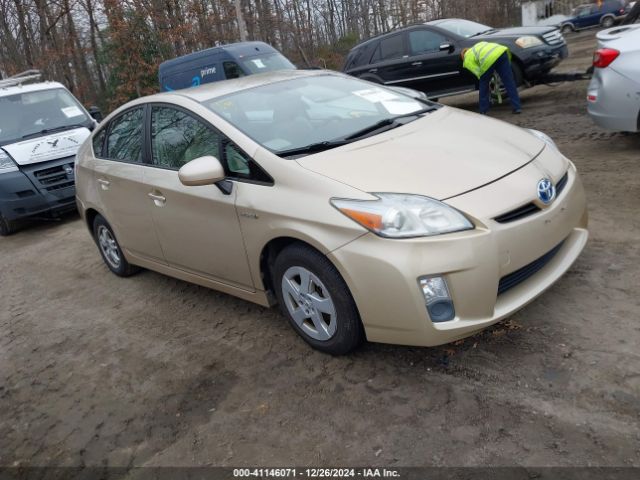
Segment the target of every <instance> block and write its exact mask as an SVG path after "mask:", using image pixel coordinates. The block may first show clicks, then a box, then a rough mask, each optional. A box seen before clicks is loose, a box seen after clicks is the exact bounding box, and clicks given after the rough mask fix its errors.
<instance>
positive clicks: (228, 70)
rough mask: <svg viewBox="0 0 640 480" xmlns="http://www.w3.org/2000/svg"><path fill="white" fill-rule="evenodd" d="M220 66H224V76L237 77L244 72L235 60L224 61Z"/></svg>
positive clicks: (242, 75)
mask: <svg viewBox="0 0 640 480" xmlns="http://www.w3.org/2000/svg"><path fill="white" fill-rule="evenodd" d="M222 66H223V68H224V76H225V78H239V77H244V76H245V73H244V72H243V71H242V69H241V68H240V66H239V65H238V64H237V63H236V62H224V63H223V64H222Z"/></svg>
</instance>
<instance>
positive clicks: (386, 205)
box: [331, 193, 474, 238]
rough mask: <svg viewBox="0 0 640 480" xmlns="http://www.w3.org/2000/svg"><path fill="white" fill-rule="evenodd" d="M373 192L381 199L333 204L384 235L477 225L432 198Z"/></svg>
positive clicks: (437, 232) (439, 231) (424, 234)
mask: <svg viewBox="0 0 640 480" xmlns="http://www.w3.org/2000/svg"><path fill="white" fill-rule="evenodd" d="M373 195H375V196H376V197H378V199H377V200H345V199H337V198H334V199H332V200H331V204H332V205H333V206H334V207H336V208H337V209H338V210H340V211H341V212H342V213H344V214H345V215H346V216H347V217H349V218H350V219H351V220H353V221H355V222H357V223H359V224H360V225H362V226H363V227H364V228H366V229H368V230H371V231H372V232H373V233H375V234H376V235H380V236H381V237H388V238H410V237H428V236H431V235H440V234H442V233H451V232H459V231H461V230H470V229H473V228H474V227H473V224H472V223H471V222H470V221H469V220H468V219H467V218H466V217H465V216H464V215H463V214H462V213H460V212H459V211H458V210H456V209H455V208H452V207H450V206H449V205H446V204H444V203H442V202H439V201H438V200H434V199H432V198H429V197H423V196H420V195H408V194H402V193H374V194H373Z"/></svg>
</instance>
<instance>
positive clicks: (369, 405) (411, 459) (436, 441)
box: [0, 32, 640, 466]
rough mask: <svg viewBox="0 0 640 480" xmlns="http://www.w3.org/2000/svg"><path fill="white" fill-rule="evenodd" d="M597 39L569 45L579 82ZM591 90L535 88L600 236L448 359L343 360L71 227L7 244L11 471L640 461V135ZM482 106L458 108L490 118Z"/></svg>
mask: <svg viewBox="0 0 640 480" xmlns="http://www.w3.org/2000/svg"><path fill="white" fill-rule="evenodd" d="M594 45H595V39H594V36H593V32H587V33H582V34H577V35H573V36H571V40H570V49H571V57H570V59H569V60H567V61H565V62H564V63H563V64H562V68H563V69H565V70H571V69H574V68H575V69H578V68H580V69H582V70H584V69H585V68H586V67H587V66H588V65H589V63H590V55H591V52H592V51H593V48H594ZM586 87H587V82H584V81H582V82H574V83H566V84H562V85H559V86H554V87H548V86H539V87H536V88H533V89H529V90H527V91H525V92H524V93H523V102H524V103H523V106H524V113H523V114H522V115H520V116H517V117H516V116H512V115H511V114H510V109H509V107H508V106H504V107H499V108H496V109H495V110H494V111H492V113H491V115H492V116H495V117H499V118H502V119H504V120H506V121H511V122H515V123H517V124H519V125H522V126H525V127H533V128H537V129H539V130H542V131H545V132H546V133H548V134H549V135H551V136H552V137H553V138H554V139H555V140H556V141H557V143H558V144H559V146H560V148H561V149H562V151H563V152H564V153H565V154H566V155H567V156H568V157H570V158H571V159H572V160H573V161H574V162H575V163H576V164H577V166H578V169H579V170H580V172H581V174H582V178H583V181H584V183H585V185H586V189H587V192H588V197H589V208H590V215H591V225H590V229H591V239H590V242H589V244H588V245H587V247H586V249H585V251H584V253H583V255H582V256H581V257H580V258H579V259H578V261H577V263H576V264H575V265H574V266H573V268H571V270H570V271H569V272H568V273H567V275H565V276H564V277H563V278H562V279H561V280H560V281H559V282H558V283H557V284H556V285H555V286H554V287H553V288H551V289H550V290H549V291H548V292H547V293H546V294H544V295H543V296H542V297H541V298H539V299H538V300H537V301H535V302H534V303H532V304H531V305H529V306H528V307H526V308H525V309H524V310H522V311H520V312H519V313H517V314H516V315H514V316H513V317H512V318H510V319H508V320H506V321H504V322H502V323H500V324H498V325H496V326H495V327H494V328H491V329H489V330H487V331H485V332H483V333H481V334H479V335H477V336H475V337H473V338H470V339H467V340H465V341H461V342H457V343H456V344H452V345H447V346H444V347H439V348H407V347H396V346H389V345H378V344H367V345H365V346H364V347H363V348H361V349H360V350H358V351H357V352H355V353H354V354H352V355H349V356H346V357H340V358H332V357H329V356H326V355H323V354H320V353H317V352H315V351H313V350H311V349H310V348H309V347H307V345H306V344H304V343H303V342H302V341H301V340H299V339H298V337H297V336H296V335H295V333H294V332H293V330H292V329H290V328H289V326H288V325H287V324H286V322H285V320H284V319H283V317H281V315H280V314H279V313H278V312H277V310H275V309H265V308H262V307H258V306H255V305H253V304H250V303H247V302H244V301H242V300H238V299H236V298H233V297H230V296H227V295H224V294H220V293H217V292H214V291H210V290H206V289H204V288H200V287H197V286H194V285H190V284H187V283H184V282H181V281H178V280H174V279H171V278H168V277H165V276H162V275H159V274H156V273H153V272H148V271H145V272H142V273H141V274H139V275H137V276H134V277H132V278H129V279H121V278H118V277H115V276H114V275H112V274H110V273H109V272H108V270H107V269H106V267H105V266H104V265H103V263H102V261H101V259H100V257H99V255H98V251H97V249H96V247H95V245H94V244H93V243H92V241H91V239H90V238H89V235H88V233H87V231H86V229H85V227H84V226H83V224H82V223H81V221H80V220H79V219H78V218H77V217H76V216H71V217H69V218H66V219H65V220H64V221H62V222H60V223H51V224H38V225H34V226H32V227H31V228H29V229H26V230H24V231H21V232H19V233H18V234H16V235H14V236H11V237H7V238H0V251H1V252H2V254H1V255H0V299H1V301H2V309H1V311H0V465H2V466H11V465H32V466H33V465H40V466H42V465H64V466H71V465H108V466H132V465H135V466H141V465H155V466H169V465H172V466H173V465H243V464H250V465H256V464H259V465H284V466H286V465H325V466H326V465H345V464H349V465H387V466H424V465H436V466H438V465H456V466H466V465H525V466H543V465H555V466H568V465H601V466H614V465H615V466H630V465H635V466H640V373H639V372H640V368H638V367H639V366H640V350H639V349H638V345H639V344H640V319H639V318H638V317H639V313H640V300H639V296H638V293H639V290H640V289H639V288H638V287H639V286H640V221H639V216H638V211H639V210H640V135H625V134H616V133H608V132H605V131H604V130H600V129H599V128H597V127H596V126H594V125H593V124H592V123H591V121H590V119H589V118H588V117H587V115H586V112H585V92H586ZM476 100H477V97H476V96H473V95H469V96H466V97H458V98H455V99H451V100H448V101H447V103H449V104H453V105H456V106H459V107H462V108H467V109H475V108H476Z"/></svg>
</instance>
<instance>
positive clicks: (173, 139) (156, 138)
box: [151, 107, 220, 170]
mask: <svg viewBox="0 0 640 480" xmlns="http://www.w3.org/2000/svg"><path fill="white" fill-rule="evenodd" d="M151 153H152V162H153V164H154V165H157V166H159V167H165V168H172V169H175V170H178V169H180V167H182V166H183V165H184V164H186V163H188V162H190V161H191V160H194V159H196V158H198V157H203V156H205V155H213V156H214V157H216V158H217V157H219V156H220V135H219V134H218V133H217V132H215V131H213V129H211V128H209V127H208V126H207V125H205V124H204V123H202V122H201V121H199V120H196V119H195V118H193V117H191V116H190V115H187V114H186V113H184V112H183V111H181V110H177V109H175V108H171V107H153V109H152V110H151Z"/></svg>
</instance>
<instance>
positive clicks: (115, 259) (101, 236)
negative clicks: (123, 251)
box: [98, 225, 121, 270]
mask: <svg viewBox="0 0 640 480" xmlns="http://www.w3.org/2000/svg"><path fill="white" fill-rule="evenodd" d="M98 245H99V246H100V250H101V251H102V254H103V255H104V258H105V260H106V261H107V262H108V263H109V265H110V266H111V267H112V268H114V269H116V270H117V269H118V268H120V263H121V257H120V248H119V247H118V243H117V242H116V239H115V238H113V234H112V233H111V231H110V230H109V229H108V228H107V227H105V226H104V225H100V226H99V227H98Z"/></svg>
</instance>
